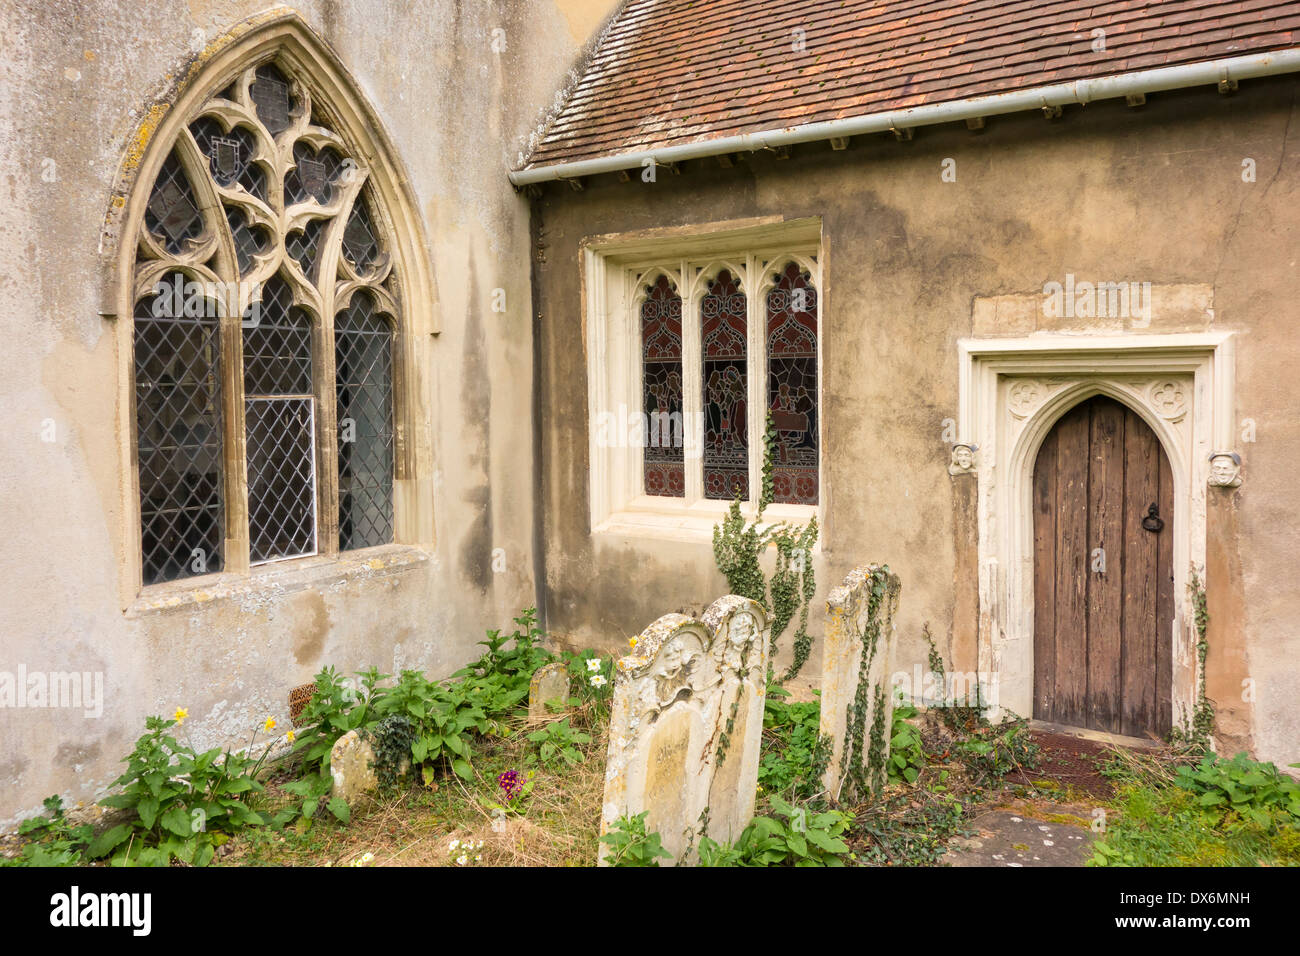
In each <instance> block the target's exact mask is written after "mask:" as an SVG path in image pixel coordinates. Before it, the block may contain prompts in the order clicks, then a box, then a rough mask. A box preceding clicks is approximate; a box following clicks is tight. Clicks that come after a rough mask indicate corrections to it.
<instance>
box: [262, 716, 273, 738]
mask: <svg viewBox="0 0 1300 956" xmlns="http://www.w3.org/2000/svg"><path fill="white" fill-rule="evenodd" d="M262 730H264V731H266V733H268V734H269V733H270V732H271V731H273V730H275V718H274V717H268V718H266V723H264V724H263V725H262Z"/></svg>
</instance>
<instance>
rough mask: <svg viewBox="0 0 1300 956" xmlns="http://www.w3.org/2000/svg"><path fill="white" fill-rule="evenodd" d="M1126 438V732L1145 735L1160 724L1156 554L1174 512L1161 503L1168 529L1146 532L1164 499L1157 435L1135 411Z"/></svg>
mask: <svg viewBox="0 0 1300 956" xmlns="http://www.w3.org/2000/svg"><path fill="white" fill-rule="evenodd" d="M1124 424H1125V436H1124V438H1125V440H1124V545H1125V546H1124V617H1123V650H1122V662H1121V671H1122V673H1123V676H1124V685H1123V698H1124V705H1123V714H1122V718H1123V721H1122V723H1123V730H1122V731H1121V733H1124V734H1127V735H1129V736H1131V737H1145V736H1148V735H1149V733H1151V732H1154V731H1155V728H1156V635H1157V622H1156V603H1157V594H1156V591H1157V581H1156V565H1157V561H1156V558H1157V553H1158V549H1159V545H1160V543H1161V539H1162V538H1163V537H1165V536H1168V537H1169V538H1171V539H1172V537H1173V526H1172V525H1171V524H1170V516H1169V515H1167V514H1165V510H1164V508H1163V507H1162V508H1161V509H1160V513H1161V516H1162V517H1163V518H1164V521H1165V528H1164V530H1163V531H1161V532H1159V533H1158V534H1156V533H1152V532H1150V531H1147V530H1145V529H1144V528H1143V527H1142V519H1143V518H1144V517H1145V516H1146V513H1147V508H1148V507H1149V506H1150V505H1152V504H1156V505H1159V501H1160V458H1161V455H1162V452H1161V450H1160V443H1159V441H1158V440H1157V439H1156V436H1155V433H1154V432H1153V431H1151V429H1150V428H1149V427H1148V426H1147V424H1146V422H1144V421H1142V419H1141V418H1139V417H1138V416H1137V415H1136V414H1135V413H1134V412H1132V411H1129V412H1128V413H1127V415H1126V417H1125V423H1124Z"/></svg>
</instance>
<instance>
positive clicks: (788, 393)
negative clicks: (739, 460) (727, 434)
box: [767, 262, 819, 505]
mask: <svg viewBox="0 0 1300 956" xmlns="http://www.w3.org/2000/svg"><path fill="white" fill-rule="evenodd" d="M774 278H775V279H776V285H775V287H774V288H773V289H772V290H771V291H770V292H768V294H767V362H768V366H767V368H768V378H767V399H768V409H769V410H770V411H771V413H772V424H773V427H774V428H775V430H776V447H775V449H774V454H773V461H772V466H773V467H772V486H773V492H774V494H773V500H774V501H776V502H778V503H784V504H800V505H815V504H817V497H818V478H817V468H818V460H819V448H818V437H817V413H818V407H817V290H816V289H815V288H814V287H813V284H812V277H811V276H810V275H809V274H808V273H807V272H804V271H803V270H801V269H800V268H799V266H798V265H797V264H795V263H793V262H791V263H789V264H787V265H786V266H785V267H784V268H783V269H782V270H781V271H780V272H778V273H776V275H775V277H774Z"/></svg>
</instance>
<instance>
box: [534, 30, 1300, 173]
mask: <svg viewBox="0 0 1300 956" xmlns="http://www.w3.org/2000/svg"><path fill="white" fill-rule="evenodd" d="M1297 71H1300V49H1291V50H1274V51H1272V52H1270V53H1256V54H1252V55H1250V56H1236V57H1228V58H1226V59H1220V60H1208V61H1206V62H1204V63H1187V64H1183V65H1180V66H1162V67H1158V68H1156V69H1154V70H1142V71H1140V72H1137V73H1121V74H1119V75H1117V76H1101V77H1095V78H1092V79H1084V80H1074V81H1073V82H1070V83H1057V84H1054V85H1052V86H1040V87H1035V88H1033V89H1028V90H1015V91H1012V92H1009V93H995V94H993V95H990V96H976V97H972V98H970V99H965V100H957V101H955V102H952V103H932V104H928V105H924V106H913V107H911V108H910V109H905V110H894V111H891V112H888V113H871V114H868V115H866V116H853V117H848V118H845V119H838V120H830V121H828V122H823V123H809V124H807V125H805V126H792V127H787V128H785V129H772V130H763V131H760V132H757V133H744V134H741V135H739V136H725V137H722V138H720V139H710V140H704V141H702V142H697V143H685V144H682V145H679V146H666V147H664V148H663V149H648V150H638V151H636V152H631V153H620V154H619V155H617V156H602V157H599V158H597V159H584V160H579V161H577V162H573V163H556V164H554V165H550V166H538V167H536V168H534V169H521V170H512V171H511V172H510V173H509V177H510V182H511V183H513V184H514V185H515V186H527V185H529V184H532V183H542V182H548V181H551V180H557V179H577V178H579V177H582V176H594V175H597V174H599V173H614V172H618V171H619V170H623V169H639V168H641V167H642V166H645V165H647V161H650V162H653V163H655V164H657V165H663V164H666V163H677V162H682V161H684V160H688V159H702V158H705V157H709V156H720V155H722V154H724V153H743V152H755V151H757V150H760V149H769V148H773V147H777V146H793V145H795V144H797V143H812V142H817V141H820V140H829V139H841V138H845V137H849V136H861V135H863V134H866V133H887V132H889V131H891V130H904V129H909V128H913V127H917V126H933V125H935V124H938V123H952V122H960V121H962V120H968V119H979V118H983V117H988V116H999V115H1004V114H1007V113H1018V112H1021V111H1022V110H1033V109H1042V108H1044V107H1053V106H1067V105H1070V104H1081V103H1091V102H1092V101H1094V100H1104V99H1115V98H1117V97H1122V96H1133V95H1137V94H1146V93H1160V92H1164V91H1166V90H1178V89H1185V88H1187V87H1193V86H1206V85H1218V84H1220V83H1225V82H1235V81H1237V80H1249V79H1254V78H1256V77H1261V76H1275V75H1277V74H1281V73H1294V72H1297Z"/></svg>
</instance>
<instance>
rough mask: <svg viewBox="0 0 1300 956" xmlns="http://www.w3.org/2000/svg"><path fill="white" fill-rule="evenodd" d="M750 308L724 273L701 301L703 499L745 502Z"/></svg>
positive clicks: (710, 285)
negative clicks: (748, 318)
mask: <svg viewBox="0 0 1300 956" xmlns="http://www.w3.org/2000/svg"><path fill="white" fill-rule="evenodd" d="M747 311H748V303H747V300H746V298H745V293H744V292H742V291H741V290H740V284H739V282H738V281H737V279H736V278H735V277H734V276H732V274H731V273H730V272H729V271H727V270H726V269H724V270H722V271H721V272H719V273H718V275H717V277H716V278H715V279H714V280H713V281H712V282H710V283H709V284H708V291H707V293H706V294H705V295H704V296H703V298H702V299H701V300H700V328H701V331H702V334H703V340H704V341H703V346H704V348H703V352H704V497H706V498H722V499H730V498H733V497H734V496H735V495H737V494H739V495H740V497H741V498H745V499H747V498H748V497H749V435H748V432H747V428H748V422H749V416H748V414H747V406H748V403H749V375H748V368H749V366H748V362H747V360H746V353H747V350H748V344H747V341H746V334H745V330H746V325H747V322H746V314H747Z"/></svg>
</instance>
